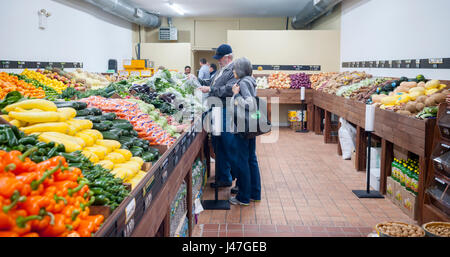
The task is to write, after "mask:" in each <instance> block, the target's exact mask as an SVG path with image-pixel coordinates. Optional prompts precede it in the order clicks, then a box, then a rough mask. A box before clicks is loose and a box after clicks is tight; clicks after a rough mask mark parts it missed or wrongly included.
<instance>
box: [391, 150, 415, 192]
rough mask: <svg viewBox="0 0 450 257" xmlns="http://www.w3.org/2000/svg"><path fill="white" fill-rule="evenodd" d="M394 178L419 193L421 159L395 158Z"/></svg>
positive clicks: (393, 164) (408, 188)
mask: <svg viewBox="0 0 450 257" xmlns="http://www.w3.org/2000/svg"><path fill="white" fill-rule="evenodd" d="M391 175H392V178H393V179H394V180H395V181H397V182H399V183H400V184H401V185H402V186H403V187H405V189H406V190H408V191H410V192H412V193H413V194H415V195H417V194H418V193H419V160H416V159H411V158H408V160H403V159H397V158H394V161H393V162H392V174H391Z"/></svg>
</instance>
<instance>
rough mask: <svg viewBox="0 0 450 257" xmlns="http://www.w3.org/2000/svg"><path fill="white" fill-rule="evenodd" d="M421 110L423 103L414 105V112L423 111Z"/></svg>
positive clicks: (423, 106)
mask: <svg viewBox="0 0 450 257" xmlns="http://www.w3.org/2000/svg"><path fill="white" fill-rule="evenodd" d="M423 108H425V104H424V103H416V110H417V112H421V111H422V110H423Z"/></svg>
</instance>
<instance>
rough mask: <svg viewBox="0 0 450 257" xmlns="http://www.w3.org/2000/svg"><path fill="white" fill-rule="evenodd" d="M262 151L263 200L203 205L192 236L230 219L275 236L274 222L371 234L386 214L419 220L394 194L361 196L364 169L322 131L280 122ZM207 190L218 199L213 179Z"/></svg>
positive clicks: (223, 194)
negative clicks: (228, 206) (220, 206)
mask: <svg viewBox="0 0 450 257" xmlns="http://www.w3.org/2000/svg"><path fill="white" fill-rule="evenodd" d="M304 149H308V151H305V150H304ZM257 155H258V161H259V167H260V173H261V183H262V185H261V186H262V191H261V193H262V194H261V196H262V201H261V202H259V203H251V205H250V206H249V207H240V206H232V207H231V209H230V210H228V211H225V210H205V211H203V212H202V213H201V214H200V216H199V218H198V223H199V224H197V225H195V226H194V230H193V236H195V235H199V234H204V236H212V235H214V233H215V232H216V231H219V232H217V233H222V235H223V233H227V232H226V231H228V229H227V224H230V225H241V224H244V226H241V227H240V228H239V226H237V227H235V228H233V226H230V228H233V229H230V231H232V232H237V233H242V231H244V234H247V233H256V231H258V230H257V225H261V228H260V230H259V231H265V232H267V233H272V234H273V236H279V234H278V235H275V234H276V231H277V229H276V227H274V225H279V227H280V228H282V229H279V230H284V229H283V228H286V227H288V226H290V227H291V229H292V231H291V233H297V234H302V233H303V234H302V235H303V236H320V235H321V233H322V236H333V235H339V234H338V233H340V232H339V231H329V232H328V230H326V231H325V230H322V231H314V233H315V234H314V235H313V234H309V232H310V230H309V227H308V226H312V227H313V229H314V227H318V226H319V227H332V228H335V227H338V228H340V229H341V232H342V233H344V234H343V235H344V236H351V235H355V236H358V237H360V236H367V234H368V233H370V232H371V231H372V230H373V229H372V227H373V226H374V224H376V223H378V222H382V221H385V220H396V221H404V222H406V223H410V224H415V221H413V220H411V219H410V218H409V217H408V216H407V215H405V214H404V213H403V212H402V211H401V210H400V208H399V207H397V206H396V205H395V204H394V203H392V202H391V201H390V200H389V199H359V198H357V197H356V196H355V195H354V194H353V193H352V191H351V190H354V189H363V188H365V184H366V177H365V172H357V171H355V169H354V162H353V160H342V158H341V156H338V155H337V154H336V145H335V144H324V143H323V136H317V135H315V134H314V133H307V134H299V133H295V132H294V131H292V130H290V129H289V128H287V129H286V128H281V129H280V130H279V139H278V141H277V142H275V143H272V144H261V140H260V139H259V138H258V140H257ZM212 181H214V165H212V166H211V177H210V178H209V182H212ZM208 184H209V183H208ZM205 190H206V191H205V193H204V197H203V198H204V199H214V190H213V189H211V188H210V187H209V185H208V186H207V187H205ZM229 197H230V193H229V189H228V188H226V189H220V190H219V198H220V199H228V198H229ZM202 224H204V225H203V226H202ZM251 224H253V226H250V225H251ZM247 226H248V227H247ZM264 226H266V227H264ZM358 227H361V230H363V231H360V229H358ZM217 228H218V229H217ZM364 228H365V230H364ZM296 229H298V230H299V231H297V230H296ZM331 230H333V229H331ZM369 230H370V231H369ZM211 232H212V233H211ZM261 233H262V232H261ZM283 233H284V232H283ZM311 233H312V232H311ZM333 233H334V234H333ZM227 234H228V233H227Z"/></svg>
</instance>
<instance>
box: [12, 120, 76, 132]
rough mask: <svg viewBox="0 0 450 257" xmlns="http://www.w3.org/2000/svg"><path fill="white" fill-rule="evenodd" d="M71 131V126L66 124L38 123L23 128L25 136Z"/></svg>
mask: <svg viewBox="0 0 450 257" xmlns="http://www.w3.org/2000/svg"><path fill="white" fill-rule="evenodd" d="M68 129H69V125H67V123H64V122H46V123H38V124H35V125H31V126H28V127H22V128H20V130H22V131H23V132H24V133H25V134H30V133H34V132H60V133H64V134H65V133H67V132H68Z"/></svg>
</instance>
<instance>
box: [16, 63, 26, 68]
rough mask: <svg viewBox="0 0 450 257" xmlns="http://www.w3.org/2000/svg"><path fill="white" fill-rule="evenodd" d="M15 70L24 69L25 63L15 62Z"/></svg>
mask: <svg viewBox="0 0 450 257" xmlns="http://www.w3.org/2000/svg"><path fill="white" fill-rule="evenodd" d="M17 68H18V69H23V68H26V66H25V62H17Z"/></svg>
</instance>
